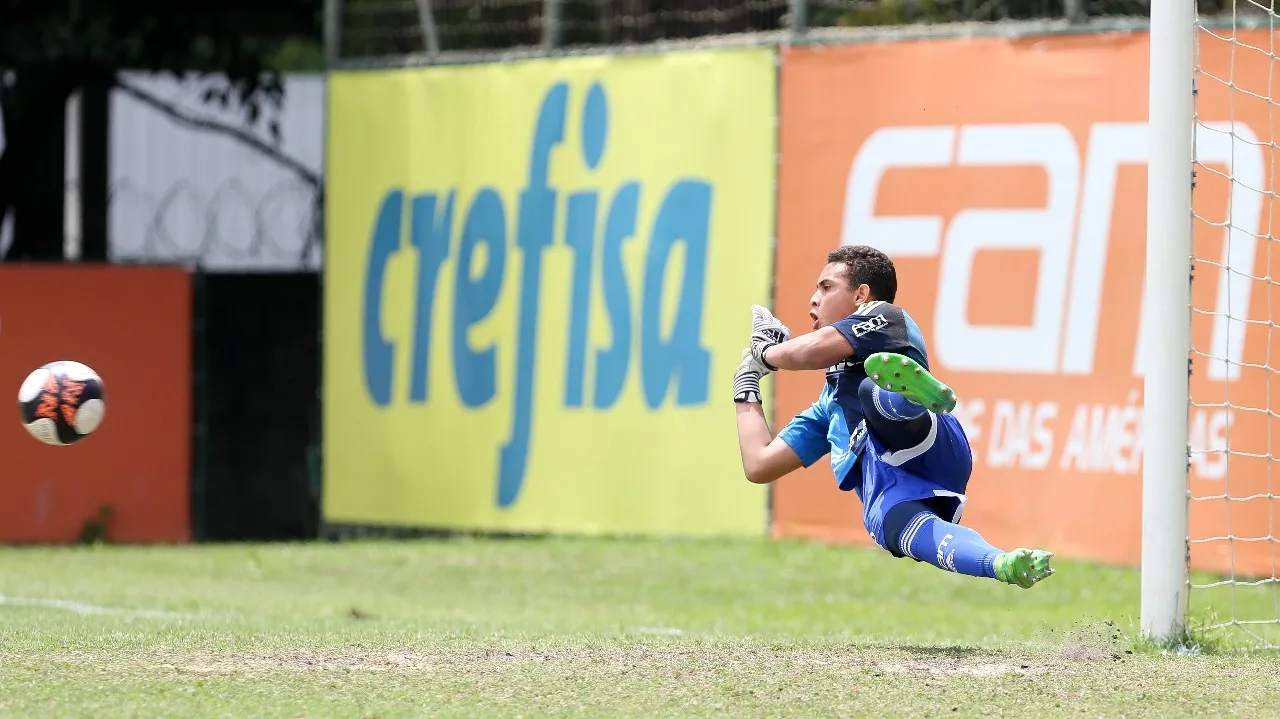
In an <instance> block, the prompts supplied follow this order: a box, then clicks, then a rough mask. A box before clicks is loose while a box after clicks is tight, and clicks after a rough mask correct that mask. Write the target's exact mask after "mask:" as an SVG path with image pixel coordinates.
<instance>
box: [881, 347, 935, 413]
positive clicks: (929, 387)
mask: <svg viewBox="0 0 1280 719" xmlns="http://www.w3.org/2000/svg"><path fill="white" fill-rule="evenodd" d="M862 366H863V369H865V370H866V372H867V376H868V377H870V378H871V381H872V382H875V383H876V386H878V387H879V388H880V389H885V390H889V391H890V392H897V393H898V394H900V395H902V396H903V397H906V398H907V399H908V400H910V401H911V402H914V403H916V404H918V405H920V406H921V407H924V408H926V409H931V410H933V411H934V412H938V413H941V414H946V413H948V412H950V411H951V410H953V409H955V408H956V393H955V392H954V391H952V389H951V388H950V387H948V386H946V385H945V384H943V383H942V382H940V381H938V378H937V377H934V376H933V375H932V374H930V373H929V370H927V369H925V368H924V367H921V366H920V363H919V362H916V361H915V360H913V359H911V358H910V357H907V356H905V355H900V354H894V353H892V352H876V353H875V354H873V355H871V356H870V357H868V358H867V359H866V360H865V361H864V362H863V364H862Z"/></svg>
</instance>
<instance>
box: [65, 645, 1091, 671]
mask: <svg viewBox="0 0 1280 719" xmlns="http://www.w3.org/2000/svg"><path fill="white" fill-rule="evenodd" d="M55 661H59V662H65V663H68V664H103V665H116V666H120V665H129V666H133V667H138V668H147V669H153V670H162V671H171V672H177V673H180V674H192V675H237V674H239V675H262V674H273V673H282V672H283V673H309V672H339V673H351V672H387V673H420V672H428V673H430V672H436V671H447V672H470V673H478V674H488V673H502V672H506V671H511V670H512V669H518V668H519V667H520V666H521V665H537V664H549V663H550V664H559V665H562V666H563V667H564V668H565V669H566V670H577V669H582V670H590V671H593V672H601V671H603V672H606V673H609V672H617V673H619V674H628V673H632V672H642V673H654V674H664V673H667V672H672V671H674V672H678V673H679V674H681V675H684V676H689V675H700V674H714V673H716V672H720V671H724V670H725V669H726V668H730V667H731V668H733V669H734V670H746V671H753V672H761V673H764V674H768V673H771V672H775V671H777V672H782V673H784V674H785V673H791V672H820V673H834V674H839V675H845V676H848V675H851V674H859V673H866V674H906V675H919V676H927V675H934V676H957V675H960V676H969V677H974V678H978V679H992V678H998V677H1002V676H1007V675H1037V674H1045V673H1058V672H1067V673H1070V672H1071V671H1073V668H1083V667H1082V666H1081V665H1082V664H1084V665H1096V664H1097V663H1099V662H1111V661H1115V657H1114V655H1113V654H1111V653H1110V652H1108V651H1107V650H1105V649H1101V648H1097V647H1090V646H1088V645H1083V644H1081V645H1068V646H1064V647H1063V648H1062V649H1061V652H1060V653H1055V652H1050V653H1038V654H1035V653H1028V654H1026V655H1023V654H1019V653H1017V652H1007V651H1005V652H999V651H989V650H982V649H974V648H960V647H923V646H917V647H912V646H903V647H868V646H849V647H824V648H812V647H811V648H795V647H778V648H771V647H761V646H750V647H741V646H740V647H732V646H729V647H726V646H706V645H701V644H692V645H687V644H665V645H646V644H635V645H626V646H605V647H582V646H555V647H547V648H540V647H536V646H514V645H506V646H502V645H496V646H474V645H473V646H470V647H458V646H441V647H438V648H437V647H406V648H402V649H384V650H366V649H356V648H334V649H325V650H283V651H271V650H257V651H228V652H225V653H219V652H211V651H209V650H208V649H203V650H199V651H193V652H183V651H181V650H180V649H179V648H176V647H166V648H153V649H150V650H146V651H140V652H134V653H130V654H129V655H128V656H121V655H120V654H118V653H117V654H105V653H104V654H97V653H93V654H89V653H74V654H64V655H60V656H58V657H57V658H56V659H55Z"/></svg>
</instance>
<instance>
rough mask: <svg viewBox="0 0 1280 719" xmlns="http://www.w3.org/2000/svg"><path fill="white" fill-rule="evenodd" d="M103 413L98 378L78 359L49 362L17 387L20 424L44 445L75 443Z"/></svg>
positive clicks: (103, 398) (99, 421)
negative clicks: (74, 360) (76, 360)
mask: <svg viewBox="0 0 1280 719" xmlns="http://www.w3.org/2000/svg"><path fill="white" fill-rule="evenodd" d="M106 412H107V403H106V394H105V393H104V392H103V387H102V378H101V377H99V376H98V373H97V372H94V371H93V370H91V369H89V368H88V367H86V366H85V365H82V364H80V363H79V362H69V361H63V362H50V363H49V364H47V365H44V366H43V367H41V368H40V369H37V370H36V371H35V372H32V373H31V374H30V375H28V376H27V380H26V381H25V382H23V383H22V387H21V388H20V389H19V390H18V413H19V414H21V415H22V425H23V426H24V427H26V428H27V431H28V432H30V433H31V436H32V437H35V438H36V439H38V440H40V441H41V442H44V443H45V444H52V445H58V446H61V445H67V444H75V443H76V442H79V441H80V440H82V439H84V438H85V437H88V436H89V435H91V434H93V432H94V431H95V430H97V429H98V426H99V425H101V424H102V418H103V416H104V415H105V414H106Z"/></svg>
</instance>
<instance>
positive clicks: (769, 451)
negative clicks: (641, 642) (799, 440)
mask: <svg viewBox="0 0 1280 719" xmlns="http://www.w3.org/2000/svg"><path fill="white" fill-rule="evenodd" d="M737 407H738V450H739V451H740V452H741V453H742V471H743V472H744V473H746V475H747V481H749V482H752V483H754V484H769V483H770V482H773V481H776V480H778V479H781V478H782V477H783V476H785V475H787V474H790V473H791V472H794V471H795V470H797V469H800V467H802V466H803V465H802V464H801V462H800V456H799V455H797V454H796V452H795V450H793V449H791V445H789V444H787V443H786V442H784V441H782V438H781V437H774V436H773V433H772V432H770V431H769V422H768V420H766V419H765V416H764V408H763V407H762V406H761V405H759V404H755V403H748V402H740V403H738V405H737Z"/></svg>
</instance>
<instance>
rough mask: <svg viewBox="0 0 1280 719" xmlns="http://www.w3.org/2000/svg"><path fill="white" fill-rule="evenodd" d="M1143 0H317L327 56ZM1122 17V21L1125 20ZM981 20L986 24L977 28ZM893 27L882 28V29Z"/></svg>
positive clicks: (463, 50)
mask: <svg viewBox="0 0 1280 719" xmlns="http://www.w3.org/2000/svg"><path fill="white" fill-rule="evenodd" d="M1198 10H1199V13H1200V15H1201V17H1202V18H1213V17H1215V16H1226V17H1234V19H1235V20H1236V21H1246V22H1247V21H1249V20H1250V19H1253V20H1254V21H1255V23H1256V21H1258V20H1265V19H1269V18H1273V17H1275V15H1274V14H1273V11H1272V9H1271V8H1270V6H1268V5H1265V4H1258V3H1252V2H1244V3H1238V4H1237V3H1228V2H1227V1H1226V0H1200V2H1199V7H1198ZM1149 12H1150V0H326V2H325V13H326V23H325V34H326V38H325V45H326V55H327V57H328V59H329V62H330V64H331V65H351V64H365V63H368V64H375V65H384V64H388V63H390V64H425V63H436V62H456V61H466V60H469V59H480V58H481V57H483V56H493V55H506V56H519V55H528V54H545V53H547V52H549V51H560V52H573V51H590V50H592V49H605V48H607V49H608V50H610V51H615V52H616V51H619V50H625V49H626V48H629V47H636V46H646V45H652V44H655V43H670V42H681V41H686V42H687V41H690V40H695V41H700V42H699V44H708V43H717V42H726V41H728V42H737V43H754V44H764V43H772V42H813V41H818V42H821V41H839V40H840V39H842V38H851V37H854V36H856V34H857V31H858V30H863V31H864V32H865V31H866V30H867V29H870V28H874V29H876V30H877V32H876V33H874V34H876V35H881V34H885V33H884V31H886V30H887V31H894V30H897V31H903V30H906V31H909V32H914V33H921V32H923V33H924V34H930V35H934V34H949V33H950V32H957V31H958V32H966V31H968V32H972V31H975V30H974V29H973V28H972V27H970V28H969V29H968V30H965V29H960V28H951V29H944V28H943V27H940V26H946V25H953V24H963V25H968V26H973V25H975V24H977V25H993V24H994V25H999V24H1001V23H1008V22H1010V21H1024V22H1025V21H1040V22H1042V23H1045V24H1047V25H1048V26H1072V27H1080V26H1086V25H1090V24H1099V25H1103V26H1108V27H1119V28H1123V27H1125V26H1126V25H1141V26H1145V19H1146V17H1147V16H1148V15H1149ZM1126 21H1128V22H1126ZM977 32H991V28H984V29H980V30H977ZM888 34H892V32H890V33H888Z"/></svg>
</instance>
